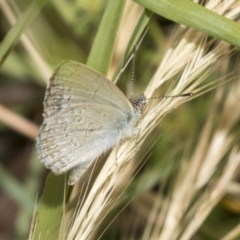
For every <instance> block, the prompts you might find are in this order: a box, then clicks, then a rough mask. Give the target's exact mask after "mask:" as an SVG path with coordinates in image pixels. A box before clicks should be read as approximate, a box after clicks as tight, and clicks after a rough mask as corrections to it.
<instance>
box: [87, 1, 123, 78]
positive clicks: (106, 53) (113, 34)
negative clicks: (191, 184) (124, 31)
mask: <svg viewBox="0 0 240 240" xmlns="http://www.w3.org/2000/svg"><path fill="white" fill-rule="evenodd" d="M125 3H126V0H110V1H109V3H108V6H107V8H106V11H105V13H104V16H103V18H102V21H101V24H100V26H99V29H98V32H97V35H96V37H95V40H94V43H93V47H92V50H91V53H90V55H89V57H88V61H87V65H88V66H90V67H92V68H94V69H95V70H97V71H98V72H100V73H102V74H103V75H106V74H107V72H108V69H109V66H110V63H111V60H112V56H113V51H114V46H115V42H116V38H117V33H118V29H119V24H120V21H121V17H122V14H123V10H124V6H125Z"/></svg>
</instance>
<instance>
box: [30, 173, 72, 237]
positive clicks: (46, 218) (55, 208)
mask: <svg viewBox="0 0 240 240" xmlns="http://www.w3.org/2000/svg"><path fill="white" fill-rule="evenodd" d="M67 177H68V176H67ZM65 179H66V176H65V175H61V176H55V175H53V173H51V172H50V173H49V175H48V177H47V180H46V185H45V188H44V191H43V194H42V197H41V200H40V203H39V206H38V209H37V213H36V216H35V219H34V222H35V229H34V234H33V238H32V239H34V240H38V239H58V237H59V232H60V224H61V220H62V214H63V207H64V197H65V196H67V195H68V191H69V187H68V188H66V189H64V186H65V182H66V181H65ZM64 191H66V192H65V193H66V194H64Z"/></svg>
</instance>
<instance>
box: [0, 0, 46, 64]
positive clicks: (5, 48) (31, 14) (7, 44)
mask: <svg viewBox="0 0 240 240" xmlns="http://www.w3.org/2000/svg"><path fill="white" fill-rule="evenodd" d="M47 1H48V0H35V1H33V2H32V4H31V5H30V6H29V7H28V9H27V10H26V11H25V13H24V14H23V15H22V16H21V18H20V19H19V20H18V22H17V23H16V24H15V26H13V27H12V28H11V29H10V30H9V32H8V33H7V35H6V36H5V37H4V39H3V41H2V43H1V45H0V65H1V64H2V63H3V61H4V60H5V58H6V57H7V55H8V54H9V52H10V51H11V49H12V48H13V47H14V46H15V44H16V43H17V41H18V40H19V38H20V36H21V34H22V33H23V32H24V31H25V30H26V29H27V27H28V26H29V25H30V24H31V22H32V21H33V19H34V18H35V17H36V16H37V14H38V13H39V12H40V11H41V9H42V8H43V6H44V4H45V3H46V2H47Z"/></svg>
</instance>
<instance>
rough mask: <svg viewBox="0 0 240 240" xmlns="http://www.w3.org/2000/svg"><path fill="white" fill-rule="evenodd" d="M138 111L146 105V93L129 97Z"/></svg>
mask: <svg viewBox="0 0 240 240" xmlns="http://www.w3.org/2000/svg"><path fill="white" fill-rule="evenodd" d="M129 101H130V102H131V103H132V105H133V106H134V108H135V109H137V111H141V109H142V108H143V106H144V105H146V97H145V95H144V94H141V95H140V96H139V97H132V98H130V99H129Z"/></svg>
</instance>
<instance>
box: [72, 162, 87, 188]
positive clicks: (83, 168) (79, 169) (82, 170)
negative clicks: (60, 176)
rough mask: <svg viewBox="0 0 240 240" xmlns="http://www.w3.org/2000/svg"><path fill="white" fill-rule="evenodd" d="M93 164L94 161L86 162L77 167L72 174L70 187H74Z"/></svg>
mask: <svg viewBox="0 0 240 240" xmlns="http://www.w3.org/2000/svg"><path fill="white" fill-rule="evenodd" d="M91 164H92V161H86V162H83V163H80V164H78V165H77V166H75V167H74V168H73V169H72V170H71V173H70V176H69V179H68V185H74V184H75V183H76V182H77V181H78V180H79V178H80V177H81V176H82V175H83V174H84V173H85V171H86V170H87V169H88V167H89V166H90V165H91Z"/></svg>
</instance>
